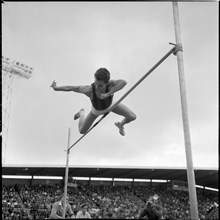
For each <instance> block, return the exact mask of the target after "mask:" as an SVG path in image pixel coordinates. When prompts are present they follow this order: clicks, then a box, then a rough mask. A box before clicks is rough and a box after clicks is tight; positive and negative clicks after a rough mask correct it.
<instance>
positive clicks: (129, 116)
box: [112, 103, 136, 136]
mask: <svg viewBox="0 0 220 220" xmlns="http://www.w3.org/2000/svg"><path fill="white" fill-rule="evenodd" d="M112 112H114V113H116V114H118V115H122V116H124V118H123V119H122V121H121V122H116V123H115V125H116V126H117V127H118V128H119V132H120V134H121V135H123V136H124V135H125V132H124V125H125V124H127V123H129V122H131V121H134V120H135V119H136V115H135V113H134V112H133V111H131V110H130V109H129V108H128V107H127V106H126V105H124V104H122V103H119V104H118V105H117V106H116V107H115V108H114V109H113V110H112Z"/></svg>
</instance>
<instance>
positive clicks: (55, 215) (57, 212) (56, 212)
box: [49, 194, 75, 219]
mask: <svg viewBox="0 0 220 220" xmlns="http://www.w3.org/2000/svg"><path fill="white" fill-rule="evenodd" d="M68 200H69V196H68V195H66V214H65V217H66V216H67V218H69V217H70V218H74V217H75V216H74V214H73V211H72V208H71V206H70V204H69V203H68ZM63 206H64V194H62V195H61V197H60V200H59V201H58V202H55V203H54V205H53V208H52V210H51V214H50V217H49V218H50V219H62V218H63Z"/></svg>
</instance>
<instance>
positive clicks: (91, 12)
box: [2, 1, 219, 169]
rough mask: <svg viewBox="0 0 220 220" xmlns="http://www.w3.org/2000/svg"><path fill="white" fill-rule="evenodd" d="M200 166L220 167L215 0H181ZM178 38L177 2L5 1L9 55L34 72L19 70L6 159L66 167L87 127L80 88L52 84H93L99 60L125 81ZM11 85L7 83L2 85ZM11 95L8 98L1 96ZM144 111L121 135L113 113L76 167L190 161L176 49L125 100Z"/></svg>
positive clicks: (82, 145)
mask: <svg viewBox="0 0 220 220" xmlns="http://www.w3.org/2000/svg"><path fill="white" fill-rule="evenodd" d="M178 8H179V19H180V28H181V40H182V45H183V62H184V74H185V80H186V96H187V105H188V116H189V127H190V136H191V148H192V157H193V166H194V167H200V168H215V169H217V168H218V161H219V158H218V154H219V152H218V120H219V118H218V109H219V108H218V80H219V78H218V55H219V54H218V48H219V45H218V39H219V36H218V14H219V11H218V2H179V3H178ZM169 42H172V43H175V42H176V41H175V32H174V20H173V8H172V2H7V1H6V2H5V4H2V55H3V56H5V57H9V58H11V59H12V60H17V61H20V62H23V63H25V64H27V65H29V66H31V67H33V69H34V71H33V73H32V76H31V77H30V78H29V79H25V78H22V77H20V78H18V77H15V76H14V77H13V83H11V84H10V85H11V86H12V95H11V105H10V110H8V111H9V113H10V117H9V124H8V137H7V146H6V147H5V148H4V149H2V151H3V154H2V155H3V158H2V160H3V164H7V165H27V166H28V165H65V164H66V155H67V154H66V149H67V147H68V130H69V129H70V130H71V133H70V134H71V135H70V144H73V143H74V142H75V141H76V140H77V139H78V138H80V137H81V134H80V133H79V132H78V124H77V123H78V121H74V119H73V116H74V114H75V113H76V112H77V111H79V109H81V108H84V109H85V111H86V113H88V112H89V111H90V109H91V103H90V100H89V99H88V98H87V97H86V96H85V95H83V94H79V93H74V92H60V91H59V92H58V91H54V90H53V89H52V88H51V87H50V85H51V84H52V82H53V80H56V82H57V85H58V86H61V85H90V84H91V83H92V82H93V80H94V73H95V71H96V70H97V69H98V68H100V67H105V68H107V69H108V70H109V71H110V73H111V78H112V79H124V80H126V82H127V85H126V86H125V87H124V88H123V89H122V90H120V91H118V92H117V93H115V95H114V99H115V100H118V99H119V98H120V97H121V96H122V95H123V94H124V93H125V92H126V91H128V89H129V88H131V87H132V86H133V85H134V83H135V82H137V81H138V80H139V79H140V78H141V77H142V76H143V75H144V74H145V73H146V72H147V71H148V70H149V69H150V68H151V67H152V66H153V65H154V64H155V63H156V62H157V61H159V60H160V59H161V58H162V57H163V56H164V55H165V54H166V53H167V52H168V51H169V50H170V49H171V48H172V47H173V46H172V45H170V44H169ZM3 83H4V82H3ZM2 98H3V99H4V97H2ZM122 103H123V104H125V105H127V106H128V107H129V108H130V109H131V110H132V111H134V112H135V114H136V115H137V119H136V120H135V121H133V122H131V123H129V124H127V125H126V126H125V132H126V135H125V136H124V137H123V136H121V135H120V134H119V133H118V129H117V128H116V127H115V125H114V123H115V122H116V121H121V120H122V117H121V116H119V115H116V114H114V113H111V114H109V115H108V116H107V117H106V118H105V119H103V120H102V122H101V123H100V124H98V125H97V126H96V127H95V128H94V129H93V130H92V131H91V132H90V133H89V134H87V135H86V136H85V137H84V138H83V139H82V140H81V141H80V142H79V143H78V144H77V145H76V146H74V147H73V148H72V149H71V151H70V155H69V166H74V165H75V166H90V165H91V166H93V165H95V166H119V167H120V166H129V167H134V166H135V167H136V166H138V167H186V166H187V164H186V152H185V144H184V134H183V122H182V112H181V101H180V87H179V76H178V67H177V57H176V56H174V55H173V54H172V55H170V56H169V57H168V58H167V59H166V60H165V61H164V62H163V63H162V64H161V65H160V66H159V67H158V68H157V69H156V70H155V71H153V72H152V73H151V74H150V75H149V76H148V77H147V78H146V79H145V80H144V81H143V82H142V83H141V84H140V85H139V86H138V87H137V88H136V89H135V90H133V91H132V93H131V94H129V95H128V96H127V97H126V98H125V99H124V100H123V101H122Z"/></svg>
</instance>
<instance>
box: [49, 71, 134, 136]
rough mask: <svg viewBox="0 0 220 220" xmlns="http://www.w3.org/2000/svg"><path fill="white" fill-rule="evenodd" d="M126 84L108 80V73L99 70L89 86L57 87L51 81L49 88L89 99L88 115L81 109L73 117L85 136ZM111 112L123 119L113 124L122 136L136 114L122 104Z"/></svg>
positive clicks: (120, 80)
mask: <svg viewBox="0 0 220 220" xmlns="http://www.w3.org/2000/svg"><path fill="white" fill-rule="evenodd" d="M126 84H127V83H126V81H125V80H122V79H119V80H112V79H110V72H109V71H108V70H107V69H106V68H99V69H98V70H97V71H96V72H95V74H94V82H93V83H92V84H91V85H85V86H57V84H56V81H53V83H52V85H51V87H52V88H53V89H54V90H55V91H65V92H70V91H72V92H77V93H81V94H84V95H86V96H87V97H89V99H90V101H91V103H92V108H91V110H90V112H89V113H88V115H87V116H85V110H84V109H83V108H82V109H81V110H80V111H79V112H77V113H76V114H75V115H74V119H75V120H77V119H79V123H78V127H79V132H80V133H81V134H85V133H86V132H87V131H88V130H89V128H90V127H91V126H92V124H93V122H94V121H95V120H96V118H97V117H98V116H100V115H104V114H105V113H107V112H108V111H109V109H110V108H111V107H112V106H113V105H114V101H113V96H114V93H116V92H117V91H119V90H121V89H123V88H124V86H125V85H126ZM111 111H112V112H114V113H116V114H118V115H121V116H123V117H124V118H123V119H122V121H121V122H116V123H115V125H116V126H117V127H118V129H119V133H120V134H121V135H122V136H124V135H125V131H124V125H125V124H128V123H130V122H131V121H134V120H135V119H136V114H135V113H134V112H133V111H132V110H130V109H129V108H128V107H127V106H126V105H124V104H122V103H119V104H118V105H117V106H116V107H115V108H114V109H112V110H111Z"/></svg>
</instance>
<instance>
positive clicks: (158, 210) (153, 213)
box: [139, 195, 163, 220]
mask: <svg viewBox="0 0 220 220" xmlns="http://www.w3.org/2000/svg"><path fill="white" fill-rule="evenodd" d="M157 200H158V196H157V195H154V196H152V197H150V199H149V201H148V202H147V203H146V205H145V207H144V209H142V210H141V212H140V214H139V218H143V217H145V216H147V217H148V218H149V219H152V220H158V219H161V217H162V215H163V208H162V207H161V206H160V205H158V204H156V203H157Z"/></svg>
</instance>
